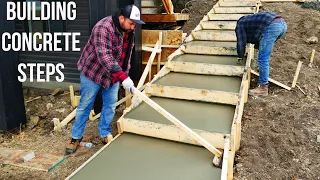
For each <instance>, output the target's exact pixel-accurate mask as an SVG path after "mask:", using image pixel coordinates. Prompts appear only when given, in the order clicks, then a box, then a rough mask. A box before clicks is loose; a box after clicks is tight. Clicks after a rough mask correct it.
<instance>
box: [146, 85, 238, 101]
mask: <svg viewBox="0 0 320 180" xmlns="http://www.w3.org/2000/svg"><path fill="white" fill-rule="evenodd" d="M145 93H147V94H150V95H152V96H158V97H166V98H176V99H184V100H194V101H203V102H213V103H222V104H231V105H236V104H237V99H238V94H236V93H231V92H225V91H213V90H206V89H193V88H184V87H174V86H162V85H158V84H151V85H150V86H148V87H147V88H146V89H145Z"/></svg>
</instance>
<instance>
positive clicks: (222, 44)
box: [186, 41, 237, 48]
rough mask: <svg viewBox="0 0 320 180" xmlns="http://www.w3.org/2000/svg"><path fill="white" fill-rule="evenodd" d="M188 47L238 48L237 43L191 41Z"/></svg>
mask: <svg viewBox="0 0 320 180" xmlns="http://www.w3.org/2000/svg"><path fill="white" fill-rule="evenodd" d="M186 46H187V47H188V46H208V47H233V48H237V43H236V42H221V41H191V42H189V43H187V44H186Z"/></svg>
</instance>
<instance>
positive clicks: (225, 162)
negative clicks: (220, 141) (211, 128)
mask: <svg viewBox="0 0 320 180" xmlns="http://www.w3.org/2000/svg"><path fill="white" fill-rule="evenodd" d="M229 147H230V138H229V137H226V138H225V144H224V151H223V161H222V171H221V180H227V179H228V164H229V161H228V157H229Z"/></svg>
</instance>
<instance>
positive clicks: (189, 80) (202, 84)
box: [153, 72, 242, 93]
mask: <svg viewBox="0 0 320 180" xmlns="http://www.w3.org/2000/svg"><path fill="white" fill-rule="evenodd" d="M241 80H242V79H241V78H240V77H231V76H213V75H198V74H186V73H175V72H170V73H169V74H167V75H165V76H164V77H162V78H160V79H159V80H157V81H155V82H154V83H153V84H158V85H162V86H176V87H185V88H194V89H204V90H215V91H225V92H232V93H238V92H239V91H240V85H241ZM226 82H228V83H226Z"/></svg>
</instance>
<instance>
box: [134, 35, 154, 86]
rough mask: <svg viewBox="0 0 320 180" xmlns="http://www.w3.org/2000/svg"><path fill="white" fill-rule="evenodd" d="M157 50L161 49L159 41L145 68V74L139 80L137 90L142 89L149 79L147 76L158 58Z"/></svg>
mask: <svg viewBox="0 0 320 180" xmlns="http://www.w3.org/2000/svg"><path fill="white" fill-rule="evenodd" d="M157 49H159V41H157V43H156V45H155V46H154V48H153V50H154V51H153V52H152V53H151V55H150V57H149V60H148V64H147V65H146V67H145V68H144V71H143V74H142V76H141V78H140V80H139V83H138V86H137V88H139V87H141V86H142V85H143V84H144V82H145V80H146V78H147V75H148V71H151V66H152V63H153V60H154V58H155V57H156V54H157V52H156V51H157ZM149 76H150V75H149Z"/></svg>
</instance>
